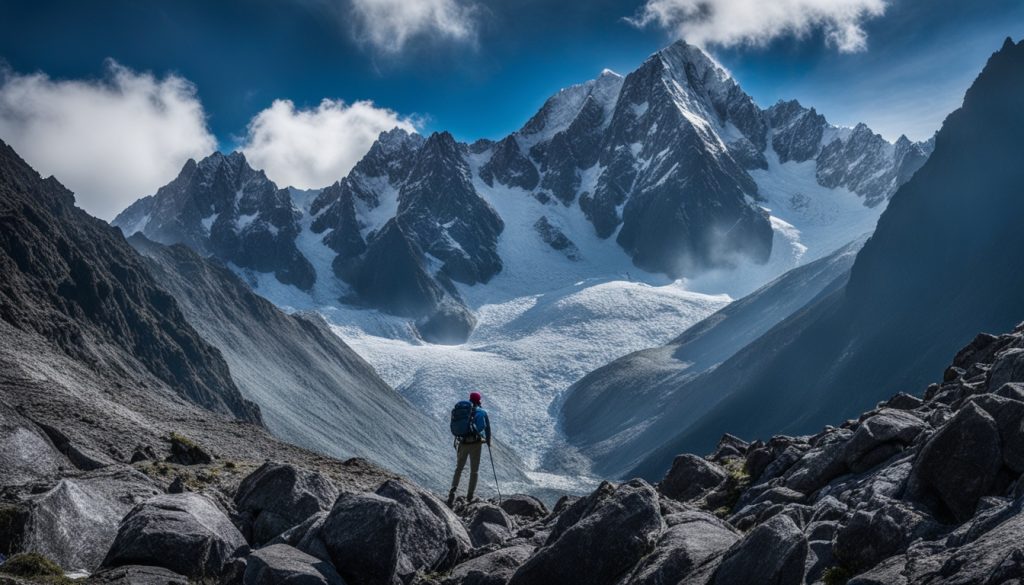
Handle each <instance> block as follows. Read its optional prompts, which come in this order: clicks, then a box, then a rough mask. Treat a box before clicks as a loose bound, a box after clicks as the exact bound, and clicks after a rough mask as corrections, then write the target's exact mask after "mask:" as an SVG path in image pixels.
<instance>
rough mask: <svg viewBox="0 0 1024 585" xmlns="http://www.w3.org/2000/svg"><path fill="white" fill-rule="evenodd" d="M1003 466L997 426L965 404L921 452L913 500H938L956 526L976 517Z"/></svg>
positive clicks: (910, 485)
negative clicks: (982, 501) (979, 502)
mask: <svg viewBox="0 0 1024 585" xmlns="http://www.w3.org/2000/svg"><path fill="white" fill-rule="evenodd" d="M1002 464H1003V454H1002V450H1001V449H1000V447H999V429H998V428H997V426H996V422H995V421H994V420H993V419H992V417H991V416H989V415H988V414H987V413H986V412H985V411H983V410H982V409H981V408H979V407H978V406H977V405H976V404H974V403H973V402H967V403H966V404H965V405H964V406H963V408H961V409H960V411H959V412H957V413H956V415H955V416H954V417H953V418H952V419H950V421H949V422H947V423H946V424H945V425H944V426H943V427H942V428H941V429H939V430H938V432H936V433H935V434H934V435H932V437H931V438H929V440H928V442H926V443H925V445H924V447H923V448H922V449H921V452H920V454H919V455H918V456H917V459H916V460H915V462H914V466H913V468H912V470H911V473H910V478H909V482H908V486H907V491H908V494H909V496H910V497H911V498H916V499H922V500H924V501H925V503H933V502H932V501H933V500H936V499H937V500H938V502H939V503H940V504H941V505H942V507H945V508H946V509H948V511H949V512H950V513H951V514H952V515H953V517H954V518H955V519H956V520H957V521H958V522H964V521H966V520H968V519H970V517H971V516H973V515H974V510H975V508H976V507H977V505H978V500H980V499H981V497H982V496H985V495H988V494H989V493H990V490H991V488H992V485H993V482H994V481H995V479H996V474H997V473H998V472H999V469H1000V467H1002Z"/></svg>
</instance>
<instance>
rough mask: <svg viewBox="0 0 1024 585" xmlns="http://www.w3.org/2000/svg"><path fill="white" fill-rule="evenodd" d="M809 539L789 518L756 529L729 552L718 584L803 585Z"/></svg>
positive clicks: (717, 576) (716, 577)
mask: <svg viewBox="0 0 1024 585" xmlns="http://www.w3.org/2000/svg"><path fill="white" fill-rule="evenodd" d="M806 560H807V539H806V538H804V535H803V532H801V531H800V529H799V528H798V527H797V525H796V524H795V523H794V522H793V520H791V519H790V518H789V517H788V516H785V515H778V516H774V517H772V518H771V519H769V520H768V521H767V522H765V523H764V524H761V525H760V526H758V527H757V528H755V529H754V530H753V531H752V532H751V533H750V534H749V535H747V537H746V538H744V539H743V540H742V541H741V542H739V543H737V544H736V545H734V546H733V547H732V549H731V550H730V551H729V552H728V553H726V556H725V558H723V559H722V563H721V564H720V565H719V566H718V569H717V570H716V571H715V573H714V578H713V583H714V585H747V584H750V585H790V584H791V585H799V584H800V583H802V582H803V578H804V565H805V563H806Z"/></svg>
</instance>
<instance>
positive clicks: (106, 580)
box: [88, 565, 189, 585]
mask: <svg viewBox="0 0 1024 585" xmlns="http://www.w3.org/2000/svg"><path fill="white" fill-rule="evenodd" d="M88 583H89V584H90V585H93V584H96V585H100V584H102V585H189V580H188V577H186V576H184V575H179V574H178V573H175V572H174V571H171V570H169V569H165V568H163V567H145V566H141V565H126V566H124V567H113V568H110V569H104V570H102V571H100V572H98V573H95V574H92V575H89V580H88Z"/></svg>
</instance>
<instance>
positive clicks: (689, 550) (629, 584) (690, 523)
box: [624, 510, 740, 585]
mask: <svg viewBox="0 0 1024 585" xmlns="http://www.w3.org/2000/svg"><path fill="white" fill-rule="evenodd" d="M665 520H666V522H667V523H669V524H670V525H671V527H670V528H669V529H668V530H666V531H665V532H664V533H663V534H662V535H661V538H659V539H658V543H657V545H655V548H654V552H653V553H651V554H649V555H647V556H646V557H644V559H643V560H642V561H640V564H639V565H637V567H636V568H635V569H634V570H633V572H632V574H631V575H630V576H629V578H628V579H626V580H625V581H624V583H625V585H663V584H668V583H683V582H686V578H687V577H688V576H689V575H690V573H691V572H692V571H693V569H694V568H695V567H697V566H699V565H700V564H702V563H704V562H705V561H706V560H708V559H709V558H711V557H713V556H714V555H717V554H719V553H721V552H722V551H724V550H726V549H728V548H729V547H730V546H732V545H733V544H735V542H736V541H737V540H739V538H740V535H739V533H738V532H736V530H734V529H733V528H731V527H729V526H728V525H727V524H725V523H724V522H722V521H721V520H719V519H718V518H716V517H714V516H712V515H710V514H707V513H705V512H698V511H696V510H690V511H687V512H682V513H679V514H675V515H673V516H672V517H671V518H666V519H665Z"/></svg>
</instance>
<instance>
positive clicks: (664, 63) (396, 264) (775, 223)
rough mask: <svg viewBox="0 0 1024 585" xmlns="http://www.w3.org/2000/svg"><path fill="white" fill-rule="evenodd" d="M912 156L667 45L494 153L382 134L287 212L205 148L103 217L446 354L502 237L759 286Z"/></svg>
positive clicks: (464, 329) (491, 145)
mask: <svg viewBox="0 0 1024 585" xmlns="http://www.w3.org/2000/svg"><path fill="white" fill-rule="evenodd" d="M930 148H931V146H930V143H920V144H916V143H911V142H910V141H909V140H907V139H906V138H905V137H901V139H900V140H898V141H897V142H896V143H895V144H892V143H889V142H886V141H885V140H884V139H883V138H882V137H881V136H879V135H877V134H874V133H873V132H872V131H871V130H870V129H868V128H867V126H864V125H863V124H861V125H858V126H857V127H856V128H852V129H845V128H837V127H835V126H832V125H830V124H828V122H827V121H826V120H825V119H824V118H823V117H822V116H820V115H819V114H817V113H816V112H815V111H814V110H813V109H806V108H804V107H803V106H801V105H800V104H799V103H797V102H795V101H792V102H780V103H779V104H776V105H775V106H772V107H771V108H768V109H762V108H760V107H759V106H758V105H757V104H755V103H754V101H753V99H751V97H750V96H749V95H747V94H746V93H745V92H744V91H743V90H742V88H740V86H739V85H738V84H737V82H736V81H735V80H734V79H733V78H732V77H731V76H729V74H728V73H727V72H726V71H725V70H724V69H723V68H722V67H720V66H719V65H718V64H716V63H715V62H714V61H713V60H712V59H711V58H710V57H709V56H708V55H707V54H705V53H704V52H703V51H701V50H700V49H698V48H696V47H693V46H690V45H687V44H686V43H684V42H678V43H675V44H673V45H671V46H669V47H667V48H665V49H663V50H661V51H659V52H657V53H655V54H654V55H652V56H651V57H650V58H649V59H647V60H646V61H645V62H644V63H643V64H642V65H641V66H640V67H639V68H638V69H637V70H636V71H633V72H632V73H630V74H629V75H627V76H626V77H622V76H620V75H618V74H616V73H613V72H611V71H607V70H606V71H604V72H602V74H601V75H600V76H599V77H598V78H596V79H594V80H591V81H589V82H586V83H583V84H580V85H577V86H573V87H570V88H567V89H565V90H563V91H561V92H559V93H558V94H556V95H555V96H553V97H551V98H550V99H549V100H547V102H545V104H544V105H543V106H542V107H541V109H540V110H539V111H538V112H537V113H536V114H535V115H534V116H533V117H532V118H531V119H530V120H529V121H527V123H526V124H524V125H523V127H522V128H521V129H520V130H518V131H517V132H514V133H513V134H511V135H509V136H507V137H505V138H504V139H502V140H500V141H497V142H491V141H487V140H481V141H477V142H476V143H474V144H472V145H468V146H467V145H465V144H460V143H457V142H456V141H455V140H454V138H453V137H452V136H451V135H450V134H448V133H446V132H441V133H435V134H433V135H431V136H429V137H426V138H424V137H421V136H419V135H417V134H410V133H407V132H405V131H403V130H400V129H395V130H392V131H389V132H385V133H383V134H381V136H380V137H379V139H378V140H377V141H376V142H375V143H374V145H373V146H372V147H371V148H370V150H369V152H367V154H366V155H365V156H364V158H363V159H362V160H361V161H360V162H359V163H358V164H356V166H355V167H354V168H353V169H352V171H351V172H350V173H349V174H348V175H347V176H346V177H344V178H342V179H340V180H339V181H338V182H336V183H335V184H333V185H331V186H329V187H326V188H324V189H322V190H319V191H318V192H317V193H316V194H315V195H312V196H311V197H310V201H309V202H308V203H307V204H306V205H305V206H303V205H298V204H296V203H295V202H293V201H291V200H290V199H289V198H288V197H287V193H288V191H287V190H281V189H278V188H277V186H275V185H273V183H270V182H269V181H268V180H267V179H266V177H265V175H263V173H262V172H257V171H254V170H253V169H251V168H250V167H249V166H248V165H247V164H246V163H245V161H244V157H242V155H240V154H238V153H235V154H232V155H228V156H224V155H221V154H219V153H218V154H214V155H212V156H211V157H208V158H207V159H204V160H203V161H201V162H199V163H194V162H189V163H188V164H186V165H185V168H184V169H183V170H182V172H181V174H180V176H179V177H178V178H177V179H175V181H173V182H172V183H171V184H169V185H167V186H166V187H164V188H162V189H161V190H160V191H158V192H157V194H156V195H154V196H151V197H147V198H144V199H141V200H140V201H139V202H137V203H136V204H134V205H132V206H131V207H129V208H128V209H126V210H125V211H124V212H123V213H122V214H121V215H119V216H118V217H117V218H116V219H115V220H114V222H113V223H114V225H117V226H119V227H121V228H122V229H123V230H124V231H125V233H126V234H128V235H131V234H132V233H135V232H136V231H141V232H142V233H143V234H145V235H146V236H147V237H148V238H150V239H153V240H154V241H157V242H161V243H184V244H186V245H188V246H190V247H192V248H193V249H195V250H197V251H199V252H200V253H201V254H204V255H215V256H217V257H219V258H221V259H222V260H225V261H227V262H230V263H231V264H232V265H234V266H236V267H238V268H239V269H240V270H246V271H252V272H256V273H273V274H275V276H276V278H277V280H278V281H280V282H281V283H284V284H288V285H293V286H295V287H297V288H299V289H301V290H304V291H307V292H309V291H311V290H312V288H313V286H314V283H316V281H317V279H325V278H326V279H328V280H336V281H338V282H337V285H336V286H335V288H336V289H338V290H337V292H338V293H339V294H338V296H340V297H341V302H344V303H348V304H353V305H366V306H370V307H373V308H377V309H380V310H383V311H385V312H387V313H389V314H393V315H399V316H403V317H406V318H410V319H412V320H413V321H415V322H416V327H417V330H418V331H419V333H420V335H421V336H422V337H423V338H424V339H425V340H427V341H431V342H437V343H461V342H463V341H465V340H466V338H467V337H468V336H469V334H470V333H471V331H472V329H473V327H474V326H475V325H476V320H475V316H474V312H475V307H473V306H472V304H473V303H472V302H470V301H467V300H466V299H465V296H466V291H467V287H469V288H477V287H485V288H486V287H487V285H488V284H489V283H490V282H491V281H492V280H493V279H494V277H495V276H496V275H498V274H500V273H502V272H503V271H504V270H507V268H508V263H509V262H510V261H513V259H512V258H509V257H508V256H507V255H502V253H501V250H500V248H501V246H500V242H501V241H502V240H510V239H512V240H516V241H522V240H524V239H535V240H537V239H539V240H540V241H541V242H542V243H545V244H547V245H549V246H553V247H554V249H555V250H557V251H561V252H563V255H564V256H565V257H564V258H563V262H564V263H573V262H581V261H582V262H587V258H586V257H585V256H584V255H582V254H579V253H578V252H579V248H578V242H579V241H580V240H581V239H584V238H589V237H591V236H592V235H594V234H596V236H597V237H598V238H599V239H600V240H607V244H606V245H607V246H617V247H618V248H620V249H621V250H623V251H625V252H626V254H627V255H628V256H629V258H630V259H631V260H632V262H633V263H634V264H635V266H636V267H638V268H639V269H641V270H642V271H644V272H645V273H648V274H651V275H667V276H668V277H669V278H672V279H675V278H680V277H686V278H688V279H691V280H692V279H694V278H698V277H700V276H701V275H703V274H705V273H707V272H708V271H713V270H719V269H726V270H728V269H731V268H735V267H737V266H739V265H740V264H744V265H747V264H753V265H764V264H766V263H767V264H769V265H770V267H768V268H765V269H763V270H762V271H761V272H763V273H765V274H768V275H770V277H765V278H763V279H762V280H761V281H760V282H757V283H756V285H760V284H764V283H765V282H767V281H768V280H771V278H774V277H776V276H779V275H780V274H781V273H782V272H784V271H785V269H788V268H791V267H793V266H795V265H797V264H799V263H802V262H806V261H810V260H813V259H816V258H819V257H821V256H824V255H827V254H828V253H830V252H832V251H834V250H835V249H837V248H838V247H840V246H842V245H844V244H846V243H848V242H849V241H850V240H852V239H853V238H855V237H857V236H859V235H860V234H861V233H863V232H864V231H867V230H870V228H871V227H872V226H873V222H874V220H875V219H876V218H877V215H878V213H877V212H876V211H873V210H872V208H876V207H884V205H882V204H883V203H884V202H885V201H886V200H887V199H888V197H889V196H890V195H891V194H892V193H893V192H894V191H895V189H896V188H897V187H898V186H899V185H900V184H902V182H904V181H906V180H907V179H908V178H909V177H910V176H911V175H912V174H913V172H914V171H915V170H916V169H917V168H918V167H919V166H920V164H921V163H922V162H923V161H924V160H925V159H926V158H927V155H928V153H929V152H930ZM846 195H849V196H846ZM538 202H539V203H540V204H541V205H539V206H538V205H536V203H538ZM857 207H860V208H861V209H859V210H858V209H857ZM502 208H504V209H505V210H506V211H504V212H502V211H501V209H502ZM566 212H568V213H569V214H579V215H581V216H582V217H583V218H585V220H586V221H585V222H577V221H572V222H569V221H566V220H565V219H562V217H560V216H565V215H566ZM509 214H511V216H510V215H509ZM520 214H528V215H531V216H532V219H531V221H529V222H528V224H527V225H521V223H520V222H518V221H516V219H518V216H519V215H520ZM840 216H841V217H840ZM153 218H156V219H153ZM586 224H589V225H586ZM794 226H795V228H796V229H790V228H791V227H794ZM306 230H308V231H306ZM581 230H585V231H586V232H587V233H582V232H581ZM818 232H828V233H827V234H824V233H823V234H819V233H818ZM309 238H313V239H319V240H320V242H319V244H320V245H323V246H326V247H327V248H328V249H329V250H330V252H329V256H330V258H328V259H327V260H329V263H330V270H325V269H324V268H323V267H321V268H316V267H314V266H312V265H316V264H318V262H321V261H322V260H324V259H322V258H321V256H323V255H324V254H323V252H322V251H321V250H311V249H309V247H308V246H307V247H306V248H303V246H302V244H301V242H302V241H303V240H304V239H309ZM293 240H294V241H295V242H296V243H297V245H292V244H291V241H293ZM808 248H809V249H810V250H811V251H810V253H807V249H808ZM574 250H575V251H574ZM392 259H393V260H392ZM596 268H597V269H598V270H603V272H604V274H608V273H609V269H610V267H609V266H603V267H601V266H598V267H596ZM558 286H559V284H558V283H553V286H552V288H557V287H558ZM755 288H757V286H749V287H748V288H747V289H746V290H744V291H743V292H749V291H750V290H753V289H755ZM716 292H718V291H716ZM329 302H331V303H337V302H339V300H338V299H337V298H335V299H330V301H329Z"/></svg>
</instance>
